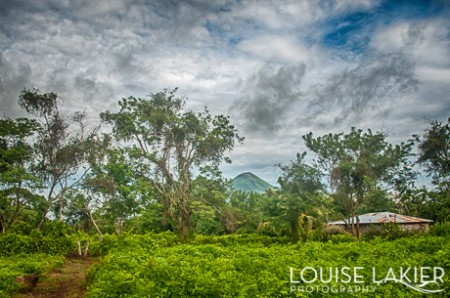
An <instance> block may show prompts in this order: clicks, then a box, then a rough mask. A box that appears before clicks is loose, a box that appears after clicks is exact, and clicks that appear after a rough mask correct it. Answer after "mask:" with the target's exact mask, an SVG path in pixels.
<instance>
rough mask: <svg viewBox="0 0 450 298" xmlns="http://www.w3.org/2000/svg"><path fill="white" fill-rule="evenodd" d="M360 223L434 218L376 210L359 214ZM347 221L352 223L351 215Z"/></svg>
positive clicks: (407, 221) (400, 221)
mask: <svg viewBox="0 0 450 298" xmlns="http://www.w3.org/2000/svg"><path fill="white" fill-rule="evenodd" d="M357 217H359V223H360V224H371V223H373V224H379V223H389V222H395V223H430V222H433V221H432V220H428V219H423V218H418V217H413V216H406V215H401V214H396V213H392V212H374V213H367V214H362V215H358V216H357ZM346 221H347V223H351V217H350V218H348V219H347V220H346ZM356 221H357V219H356V218H355V220H354V222H355V223H356ZM329 224H331V225H345V224H346V223H345V222H344V221H343V220H338V221H333V222H330V223H329Z"/></svg>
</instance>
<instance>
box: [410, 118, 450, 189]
mask: <svg viewBox="0 0 450 298" xmlns="http://www.w3.org/2000/svg"><path fill="white" fill-rule="evenodd" d="M418 162H419V163H420V164H422V165H424V166H425V171H426V172H427V173H428V175H430V176H431V177H432V179H433V180H432V182H433V184H434V185H436V186H437V187H438V188H440V189H442V190H443V191H444V192H446V193H447V196H448V197H450V118H449V119H448V122H447V124H444V123H443V122H437V121H432V122H431V127H430V128H428V129H427V130H426V133H425V135H424V139H423V141H422V142H420V143H419V159H418Z"/></svg>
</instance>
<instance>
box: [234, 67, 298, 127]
mask: <svg viewBox="0 0 450 298" xmlns="http://www.w3.org/2000/svg"><path fill="white" fill-rule="evenodd" d="M305 69H306V66H305V64H303V63H300V64H298V65H296V66H283V67H278V68H275V67H273V66H269V65H266V66H265V67H263V68H262V69H260V70H259V71H258V72H257V73H256V74H255V75H254V76H253V77H252V78H251V79H250V80H249V82H248V83H247V85H246V86H245V88H246V89H247V90H248V91H247V92H248V95H247V96H246V97H245V98H241V99H239V101H237V102H235V105H234V106H233V108H232V111H233V112H234V113H236V112H238V113H239V114H240V118H241V119H242V122H243V125H244V128H245V130H246V132H247V133H252V132H261V133H265V132H269V133H271V132H275V131H276V130H278V129H279V128H281V127H282V126H283V125H282V123H283V115H284V112H285V111H287V110H289V108H290V107H291V105H292V103H293V102H294V101H296V100H298V97H299V96H300V94H301V93H300V85H301V81H302V79H303V77H304V75H305Z"/></svg>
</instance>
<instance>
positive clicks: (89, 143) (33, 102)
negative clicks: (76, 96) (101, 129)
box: [19, 88, 97, 230]
mask: <svg viewBox="0 0 450 298" xmlns="http://www.w3.org/2000/svg"><path fill="white" fill-rule="evenodd" d="M19 104H20V106H21V107H22V108H24V109H25V110H26V111H27V112H28V113H30V114H31V115H33V116H35V117H37V121H38V123H39V125H40V127H39V130H38V134H37V138H36V141H35V144H34V151H35V160H34V162H33V168H34V171H35V173H36V174H37V175H38V176H39V177H40V179H41V182H42V183H43V184H44V187H45V189H46V191H47V195H46V198H47V205H46V206H45V208H44V212H43V216H42V218H41V220H40V222H39V224H38V226H37V229H38V230H39V229H40V228H41V227H42V224H43V223H44V220H45V218H46V216H47V214H48V212H49V209H50V208H51V207H52V205H53V204H54V203H55V202H58V208H57V209H58V212H57V217H58V219H59V220H60V221H61V220H62V216H63V215H62V211H63V200H64V194H65V192H66V191H68V190H69V189H72V188H74V187H75V186H76V185H78V184H79V182H80V181H81V180H82V178H83V177H84V176H85V175H86V173H87V172H88V171H89V167H88V166H87V160H88V158H89V155H90V154H91V153H95V146H94V143H95V141H96V131H97V128H94V129H88V126H87V124H86V121H85V114H84V113H80V112H76V113H74V114H73V115H72V117H70V118H66V117H64V116H63V115H62V114H61V112H60V111H59V109H58V96H57V95H56V94H55V93H53V92H51V93H45V94H41V92H40V91H39V90H38V89H35V88H33V89H28V90H27V89H24V90H23V91H22V93H21V94H20V96H19Z"/></svg>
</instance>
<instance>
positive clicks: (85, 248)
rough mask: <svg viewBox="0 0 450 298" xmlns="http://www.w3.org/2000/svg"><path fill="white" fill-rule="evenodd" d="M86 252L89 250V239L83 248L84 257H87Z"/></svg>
mask: <svg viewBox="0 0 450 298" xmlns="http://www.w3.org/2000/svg"><path fill="white" fill-rule="evenodd" d="M88 250H89V239H88V240H86V245H85V246H84V256H85V257H87V254H88Z"/></svg>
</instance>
